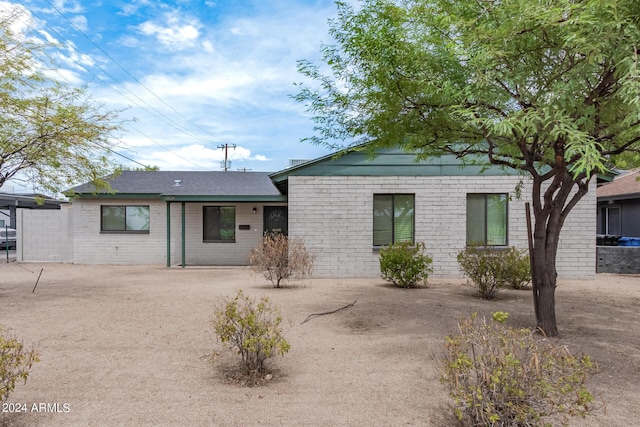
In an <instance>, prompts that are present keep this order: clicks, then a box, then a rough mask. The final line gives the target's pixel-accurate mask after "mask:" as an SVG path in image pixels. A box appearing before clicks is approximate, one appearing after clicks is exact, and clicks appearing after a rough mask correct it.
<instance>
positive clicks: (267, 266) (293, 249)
mask: <svg viewBox="0 0 640 427" xmlns="http://www.w3.org/2000/svg"><path fill="white" fill-rule="evenodd" d="M315 258H316V256H315V255H314V254H312V253H310V252H309V251H307V248H306V247H305V245H304V241H303V240H302V239H300V238H293V239H289V238H288V237H287V236H285V235H284V234H279V233H272V234H267V235H265V236H264V238H263V239H262V243H261V244H260V245H258V246H257V247H255V248H253V249H252V250H251V252H250V254H249V265H250V266H251V269H252V270H253V271H254V272H256V273H262V274H263V275H264V277H265V279H267V280H269V281H270V282H271V283H272V284H273V287H275V288H280V287H282V280H285V279H289V278H291V277H293V278H296V279H300V278H302V277H305V276H310V275H311V271H312V269H313V262H314V261H315Z"/></svg>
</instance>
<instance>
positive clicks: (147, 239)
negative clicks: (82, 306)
mask: <svg viewBox="0 0 640 427" xmlns="http://www.w3.org/2000/svg"><path fill="white" fill-rule="evenodd" d="M101 205H149V209H150V215H151V221H150V226H149V234H137V233H136V234H101V233H100V206H101ZM275 205H283V204H282V203H274V204H269V206H275ZM284 205H286V204H284ZM203 206H236V242H235V243H204V242H203V241H202V240H203V239H202V237H203V236H202V211H203V209H202V208H203ZM253 208H256V210H257V212H256V213H255V214H254V213H253ZM73 210H74V220H75V224H74V225H75V227H74V231H73V240H74V253H73V262H75V263H77V264H161V265H166V263H167V229H166V225H167V220H166V213H167V205H166V203H165V202H163V201H154V200H147V201H145V200H124V199H123V200H107V199H103V200H100V199H76V200H75V201H74V202H73ZM241 224H242V225H250V226H251V229H250V230H239V229H238V226H239V225H241ZM262 228H263V216H262V205H261V204H258V203H217V202H211V203H186V204H185V261H186V264H187V265H246V264H247V260H248V256H249V251H250V250H251V249H252V248H253V247H255V246H257V245H258V243H259V242H260V239H261V237H262ZM170 241H171V265H179V264H181V263H182V204H181V203H179V202H176V203H171V237H170Z"/></svg>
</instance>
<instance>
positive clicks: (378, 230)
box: [373, 194, 393, 246]
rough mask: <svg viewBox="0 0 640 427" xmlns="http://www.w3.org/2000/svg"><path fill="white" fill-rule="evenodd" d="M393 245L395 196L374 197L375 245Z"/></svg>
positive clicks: (382, 195) (377, 195)
mask: <svg viewBox="0 0 640 427" xmlns="http://www.w3.org/2000/svg"><path fill="white" fill-rule="evenodd" d="M391 243H393V196H392V195H390V194H376V195H374V196H373V245H374V246H384V245H390V244H391Z"/></svg>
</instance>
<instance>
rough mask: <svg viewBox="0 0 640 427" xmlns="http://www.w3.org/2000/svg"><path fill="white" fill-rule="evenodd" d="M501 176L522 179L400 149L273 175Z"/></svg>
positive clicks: (341, 156) (325, 160)
mask: <svg viewBox="0 0 640 427" xmlns="http://www.w3.org/2000/svg"><path fill="white" fill-rule="evenodd" d="M476 175H484V176H499V175H518V171H516V170H512V169H506V168H503V167H500V166H493V165H488V164H479V163H477V162H476V163H474V162H466V163H465V162H463V161H462V160H460V159H458V158H456V157H455V156H452V155H442V156H434V157H431V158H429V159H425V160H421V161H417V162H416V161H415V154H412V153H406V152H404V151H402V150H400V149H385V150H380V151H379V152H378V154H377V155H376V156H375V157H373V158H372V157H371V156H370V155H369V154H368V153H366V152H363V151H352V152H346V153H337V154H330V155H327V156H324V157H321V158H319V159H316V160H311V161H309V162H306V163H303V164H301V165H298V166H295V167H292V168H288V169H284V170H282V171H279V172H275V173H273V174H270V175H269V177H270V178H271V180H272V181H273V182H274V183H279V182H283V181H286V180H287V179H288V178H289V177H290V176H476Z"/></svg>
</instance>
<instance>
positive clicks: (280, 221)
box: [264, 206, 289, 236]
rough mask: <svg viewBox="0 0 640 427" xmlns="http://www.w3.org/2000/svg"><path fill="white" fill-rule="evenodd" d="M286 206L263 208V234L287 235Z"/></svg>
mask: <svg viewBox="0 0 640 427" xmlns="http://www.w3.org/2000/svg"><path fill="white" fill-rule="evenodd" d="M287 213H288V208H287V206H265V207H264V232H265V234H266V233H282V234H284V235H285V236H286V235H287V234H288V233H289V221H288V219H287Z"/></svg>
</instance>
